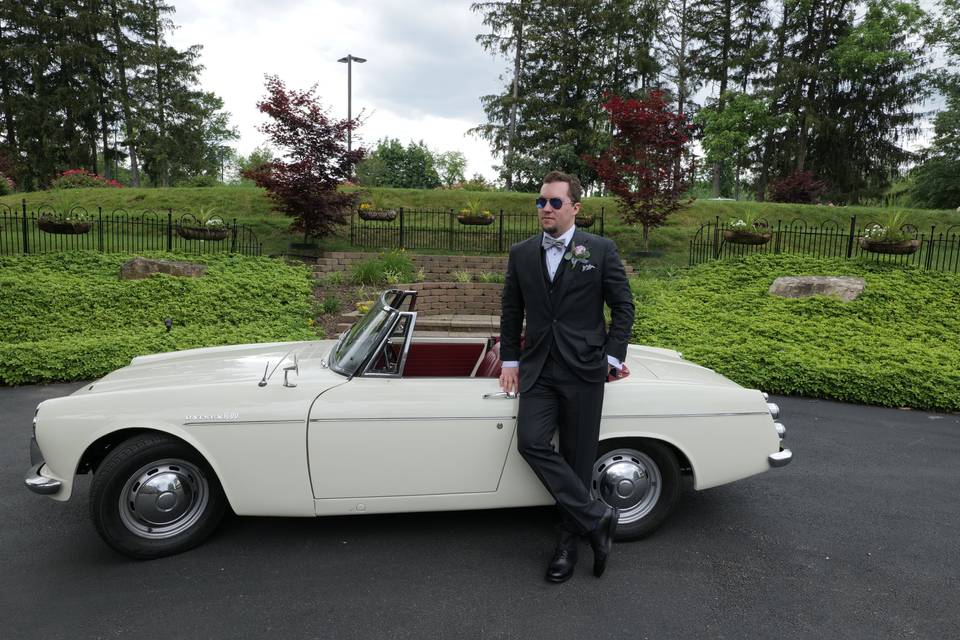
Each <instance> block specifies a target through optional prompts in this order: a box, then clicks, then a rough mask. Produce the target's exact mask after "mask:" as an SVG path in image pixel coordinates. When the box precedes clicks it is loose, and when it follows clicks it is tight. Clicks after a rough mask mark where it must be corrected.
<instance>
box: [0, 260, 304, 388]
mask: <svg viewBox="0 0 960 640" xmlns="http://www.w3.org/2000/svg"><path fill="white" fill-rule="evenodd" d="M140 255H145V256H148V257H154V258H165V259H172V260H184V259H185V258H184V256H181V255H177V256H174V255H169V254H158V253H147V254H140ZM133 257H135V256H134V255H126V254H98V253H80V252H76V253H57V254H47V255H32V256H16V257H0V295H2V298H3V301H4V303H3V305H0V327H2V329H0V382H2V383H4V384H25V383H35V382H55V381H70V380H83V379H90V378H96V377H99V376H102V375H104V374H106V373H108V372H110V371H112V370H113V369H116V368H118V367H122V366H125V365H126V364H128V363H129V362H130V359H131V358H132V357H134V356H137V355H144V354H149V353H158V352H163V351H176V350H181V349H191V348H195V347H206V346H216V345H227V344H240V343H248V342H273V341H284V340H309V339H315V338H317V337H318V335H317V334H318V331H317V330H316V329H315V328H314V327H313V321H312V317H311V292H312V281H311V279H310V272H309V270H308V269H307V268H306V267H302V266H289V265H287V264H284V263H283V262H280V261H277V260H270V259H267V258H251V257H246V256H239V255H206V256H190V257H188V258H186V259H187V260H189V261H191V262H197V263H202V264H206V265H208V271H207V274H206V275H205V276H203V277H201V278H179V277H173V276H167V275H163V274H159V275H154V276H151V277H149V278H145V279H142V280H120V279H119V273H120V266H121V265H122V264H123V263H124V262H125V261H127V260H129V259H131V258H133ZM164 318H172V319H173V330H172V331H171V332H170V333H167V329H166V327H165V326H164V324H163V319H164Z"/></svg>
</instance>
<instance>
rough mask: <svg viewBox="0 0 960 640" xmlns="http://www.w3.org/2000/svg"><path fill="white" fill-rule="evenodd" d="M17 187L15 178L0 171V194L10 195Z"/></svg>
mask: <svg viewBox="0 0 960 640" xmlns="http://www.w3.org/2000/svg"><path fill="white" fill-rule="evenodd" d="M16 188H17V187H16V185H15V184H14V182H13V180H11V179H10V178H8V177H7V176H5V175H3V174H2V173H0V196H6V195H10V194H11V193H13V190H14V189H16Z"/></svg>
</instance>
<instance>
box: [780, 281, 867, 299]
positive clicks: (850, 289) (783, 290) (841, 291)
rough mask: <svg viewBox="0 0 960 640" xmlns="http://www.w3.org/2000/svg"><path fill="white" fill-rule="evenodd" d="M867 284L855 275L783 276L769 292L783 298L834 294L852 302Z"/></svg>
mask: <svg viewBox="0 0 960 640" xmlns="http://www.w3.org/2000/svg"><path fill="white" fill-rule="evenodd" d="M866 284H867V283H866V281H865V280H864V279H863V278H855V277H853V276H781V277H779V278H777V279H776V280H774V281H773V284H772V285H770V290H769V291H768V292H767V293H769V294H770V295H772V296H780V297H781V298H809V297H810V296H834V297H836V298H840V299H841V300H843V301H845V302H850V301H851V300H856V299H857V296H859V295H860V294H861V293H862V292H863V288H864V286H866Z"/></svg>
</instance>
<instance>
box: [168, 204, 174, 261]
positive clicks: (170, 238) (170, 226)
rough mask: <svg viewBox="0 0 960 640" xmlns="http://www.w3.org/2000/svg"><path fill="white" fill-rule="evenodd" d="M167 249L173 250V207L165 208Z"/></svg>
mask: <svg viewBox="0 0 960 640" xmlns="http://www.w3.org/2000/svg"><path fill="white" fill-rule="evenodd" d="M167 251H168V252H173V209H167Z"/></svg>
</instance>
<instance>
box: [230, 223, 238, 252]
mask: <svg viewBox="0 0 960 640" xmlns="http://www.w3.org/2000/svg"><path fill="white" fill-rule="evenodd" d="M236 250H237V219H236V218H234V219H233V231H232V234H231V237H230V253H233V252H235V251H236Z"/></svg>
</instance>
